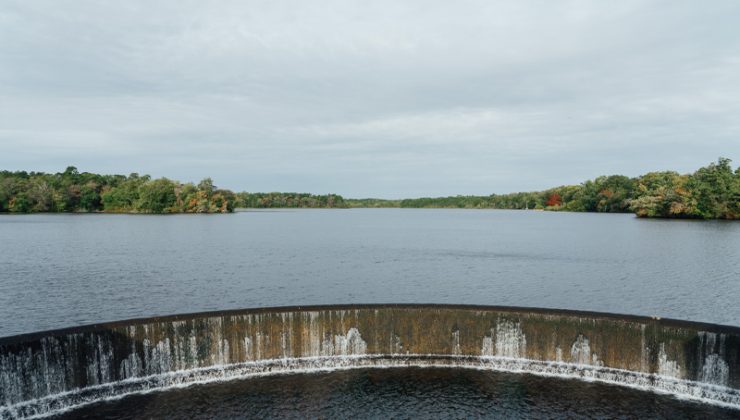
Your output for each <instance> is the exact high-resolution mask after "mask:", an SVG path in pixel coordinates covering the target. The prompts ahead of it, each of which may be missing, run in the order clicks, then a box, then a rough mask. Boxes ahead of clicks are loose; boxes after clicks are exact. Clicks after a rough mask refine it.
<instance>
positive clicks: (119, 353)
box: [0, 305, 740, 418]
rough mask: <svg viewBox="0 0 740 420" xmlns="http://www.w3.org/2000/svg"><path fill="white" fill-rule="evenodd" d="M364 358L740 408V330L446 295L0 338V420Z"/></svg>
mask: <svg viewBox="0 0 740 420" xmlns="http://www.w3.org/2000/svg"><path fill="white" fill-rule="evenodd" d="M371 366H385V367H394V366H446V367H460V368H475V369H490V370H500V371H510V372H527V373H533V374H538V375H544V376H559V377H573V378H581V379H587V380H598V381H603V382H607V383H614V384H619V385H626V386H632V387H637V388H641V389H646V390H653V391H658V392H667V393H673V394H677V395H681V396H684V397H688V398H693V399H697V400H702V401H707V402H711V403H715V404H720V405H725V406H730V407H737V408H740V329H738V328H735V327H724V326H717V325H711V324H697V323H690V322H681V321H671V320H657V319H651V318H644V317H633V316H619V315H608V314H598V313H585V312H572V311H559V310H543V309H526V308H506V307H479V306H476V307H473V306H451V305H354V306H324V307H306V308H300V307H292V308H264V309H254V310H242V311H226V312H219V313H204V314H191V315H180V316H171V317H163V318H152V319H143V320H132V321H122V322H116V323H106V324H99V325H93V326H88V327H80V328H72V329H67V330H57V331H50V332H46V333H37V334H27V335H22V336H16V337H8V338H2V339H0V417H2V418H14V417H26V416H32V415H38V414H47V413H53V412H55V411H58V410H60V409H64V408H68V407H74V406H79V405H81V404H86V403H89V402H93V401H97V400H100V399H102V398H109V397H117V396H121V395H125V394H128V393H132V392H143V391H148V390H154V389H163V388H167V387H171V386H180V385H186V384H190V383H199V382H204V381H215V380H225V379H232V378H241V377H249V376H254V375H266V374H274V373H280V372H292V371H297V372H302V371H311V370H327V369H348V368H356V367H371Z"/></svg>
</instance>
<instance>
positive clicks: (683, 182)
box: [0, 158, 740, 220]
mask: <svg viewBox="0 0 740 420" xmlns="http://www.w3.org/2000/svg"><path fill="white" fill-rule="evenodd" d="M380 207H388V208H392V207H397V208H462V209H516V210H548V211H571V212H597V213H628V212H633V213H635V214H636V215H637V216H639V217H655V218H685V219H727V220H738V219H740V167H738V168H737V169H735V170H733V168H732V165H731V161H730V160H729V159H726V158H719V159H718V160H717V162H713V163H710V164H709V165H707V166H705V167H702V168H700V169H698V170H697V171H695V172H694V173H692V174H679V173H678V172H674V171H661V172H649V173H647V174H645V175H642V176H638V177H634V178H630V177H627V176H624V175H609V176H600V177H598V178H596V179H593V180H588V181H586V182H583V183H581V184H579V185H564V186H560V187H555V188H550V189H547V190H544V191H535V192H518V193H512V194H502V195H499V194H491V195H488V196H452V197H436V198H429V197H425V198H412V199H403V200H385V199H375V198H364V199H345V198H344V197H342V196H341V195H337V194H325V195H315V194H309V193H285V192H272V193H250V192H239V193H234V192H232V191H230V190H227V189H221V188H217V187H216V186H215V185H214V184H213V181H212V180H211V179H210V178H206V179H204V180H202V181H200V182H199V183H198V184H194V183H181V182H179V181H175V180H170V179H168V178H158V179H152V178H151V177H150V176H149V175H139V174H136V173H132V174H130V175H128V176H125V175H99V174H93V173H89V172H79V171H78V170H77V168H75V167H74V166H70V167H68V168H67V169H66V170H65V171H64V172H59V173H55V174H48V173H43V172H25V171H17V172H10V171H0V213H9V212H10V213H44V212H90V213H92V212H105V213H154V214H167V213H231V212H233V211H234V209H236V208H380Z"/></svg>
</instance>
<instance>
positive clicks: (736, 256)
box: [0, 209, 740, 336]
mask: <svg viewBox="0 0 740 420" xmlns="http://www.w3.org/2000/svg"><path fill="white" fill-rule="evenodd" d="M739 278H740V223H738V222H697V221H675V220H671V221H663V220H641V219H636V218H635V217H634V216H632V215H627V214H576V213H552V212H533V211H529V212H527V211H500V210H499V211H486V210H481V211H479V210H430V209H429V210H428V209H357V210H305V211H272V212H245V213H237V214H231V215H174V216H145V215H102V214H92V215H76V214H72V215H3V216H0V319H2V320H3V322H2V323H0V336H6V335H11V334H17V333H22V332H30V331H37V330H41V329H50V328H58V327H66V326H70V325H79V324H86V323H94V322H99V321H105V320H117V319H126V318H133V317H145V316H154V315H164V314H172V313H182V312H194V311H205V310H217V309H229V308H245V307H261V306H279V305H308V304H331V303H341V304H347V303H361V302H362V303H383V302H424V303H428V302H438V303H470V304H485V305H514V306H539V307H550V308H566V309H582V310H596V311H607V312H616V313H631V314H641V315H657V316H661V317H673V318H681V319H689V320H696V321H707V322H716V323H724V324H734V325H740V305H737V302H738V301H740V287H738V285H739V284H738V279H739Z"/></svg>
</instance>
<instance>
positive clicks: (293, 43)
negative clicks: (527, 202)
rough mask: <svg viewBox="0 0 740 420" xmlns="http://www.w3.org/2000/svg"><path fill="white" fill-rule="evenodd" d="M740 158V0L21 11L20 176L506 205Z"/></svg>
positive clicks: (2, 125)
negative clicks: (509, 199) (526, 194)
mask: <svg viewBox="0 0 740 420" xmlns="http://www.w3.org/2000/svg"><path fill="white" fill-rule="evenodd" d="M719 156H724V157H728V158H731V159H733V160H734V161H735V162H734V164H735V165H737V164H740V2H739V1H736V0H731V1H721V0H712V1H705V2H701V1H694V0H692V1H676V0H670V1H646V0H641V1H625V0H620V1H586V2H583V1H551V0H547V1H522V0H511V1H506V2H499V1H491V0H481V1H449V0H444V1H430V0H424V1H400V0H389V1H379V0H373V1H367V0H362V1H348V0H337V1H305V0H298V1H281V0H267V1H264V2H256V1H233V2H232V1H219V2H209V1H205V0H197V1H183V0H177V1H152V0H147V1H134V0H126V1H110V2H103V1H89V2H88V1H82V0H75V1H59V0H54V1H36V0H20V1H8V0H3V1H2V3H1V5H0V169H9V170H36V171H49V172H58V171H63V170H64V168H65V167H66V166H68V165H75V166H77V167H78V168H79V169H80V170H81V171H89V172H102V173H123V174H128V173H130V172H139V173H149V174H151V175H153V176H156V177H159V176H167V177H169V178H174V179H179V180H181V181H198V180H199V179H201V178H203V177H206V176H211V177H212V178H213V179H214V181H215V183H216V185H218V186H220V187H225V188H230V189H233V190H240V191H241V190H247V191H306V192H314V193H326V192H335V193H339V194H343V195H345V196H349V197H389V198H394V197H407V196H408V197H412V196H428V195H433V196H437V195H455V194H490V193H494V192H496V193H505V192H512V191H520V190H537V189H544V188H547V187H551V186H556V185H561V184H571V183H579V182H581V181H584V180H586V179H589V178H593V177H595V176H598V175H601V174H614V173H620V174H625V175H630V176H634V175H638V174H641V173H644V172H647V171H650V170H663V169H675V170H678V171H680V172H689V171H693V170H694V169H696V168H698V167H700V166H703V165H705V164H707V163H709V162H711V161H714V160H716V159H717V158H718V157H719Z"/></svg>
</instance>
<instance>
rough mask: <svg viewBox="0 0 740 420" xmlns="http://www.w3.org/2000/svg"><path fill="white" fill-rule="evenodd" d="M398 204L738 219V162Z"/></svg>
mask: <svg viewBox="0 0 740 420" xmlns="http://www.w3.org/2000/svg"><path fill="white" fill-rule="evenodd" d="M399 207H411V208H421V207H441V208H494V209H537V210H554V211H576V212H600V213H624V212H634V213H635V214H637V215H638V216H640V217H666V218H695V219H740V167H739V168H737V169H735V170H734V171H733V169H732V166H731V161H730V160H729V159H725V158H720V159H719V160H718V161H717V162H716V163H711V164H709V165H708V166H705V167H703V168H700V169H699V170H697V171H696V172H694V173H693V174H686V175H681V174H679V173H677V172H673V171H664V172H650V173H647V174H645V175H642V176H639V177H636V178H629V177H626V176H623V175H611V176H600V177H598V178H596V179H594V180H589V181H586V182H584V183H582V184H580V185H566V186H561V187H556V188H551V189H548V190H545V191H537V192H520V193H513V194H503V195H497V194H492V195H490V196H455V197H439V198H416V199H407V200H401V202H400V203H399Z"/></svg>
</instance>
